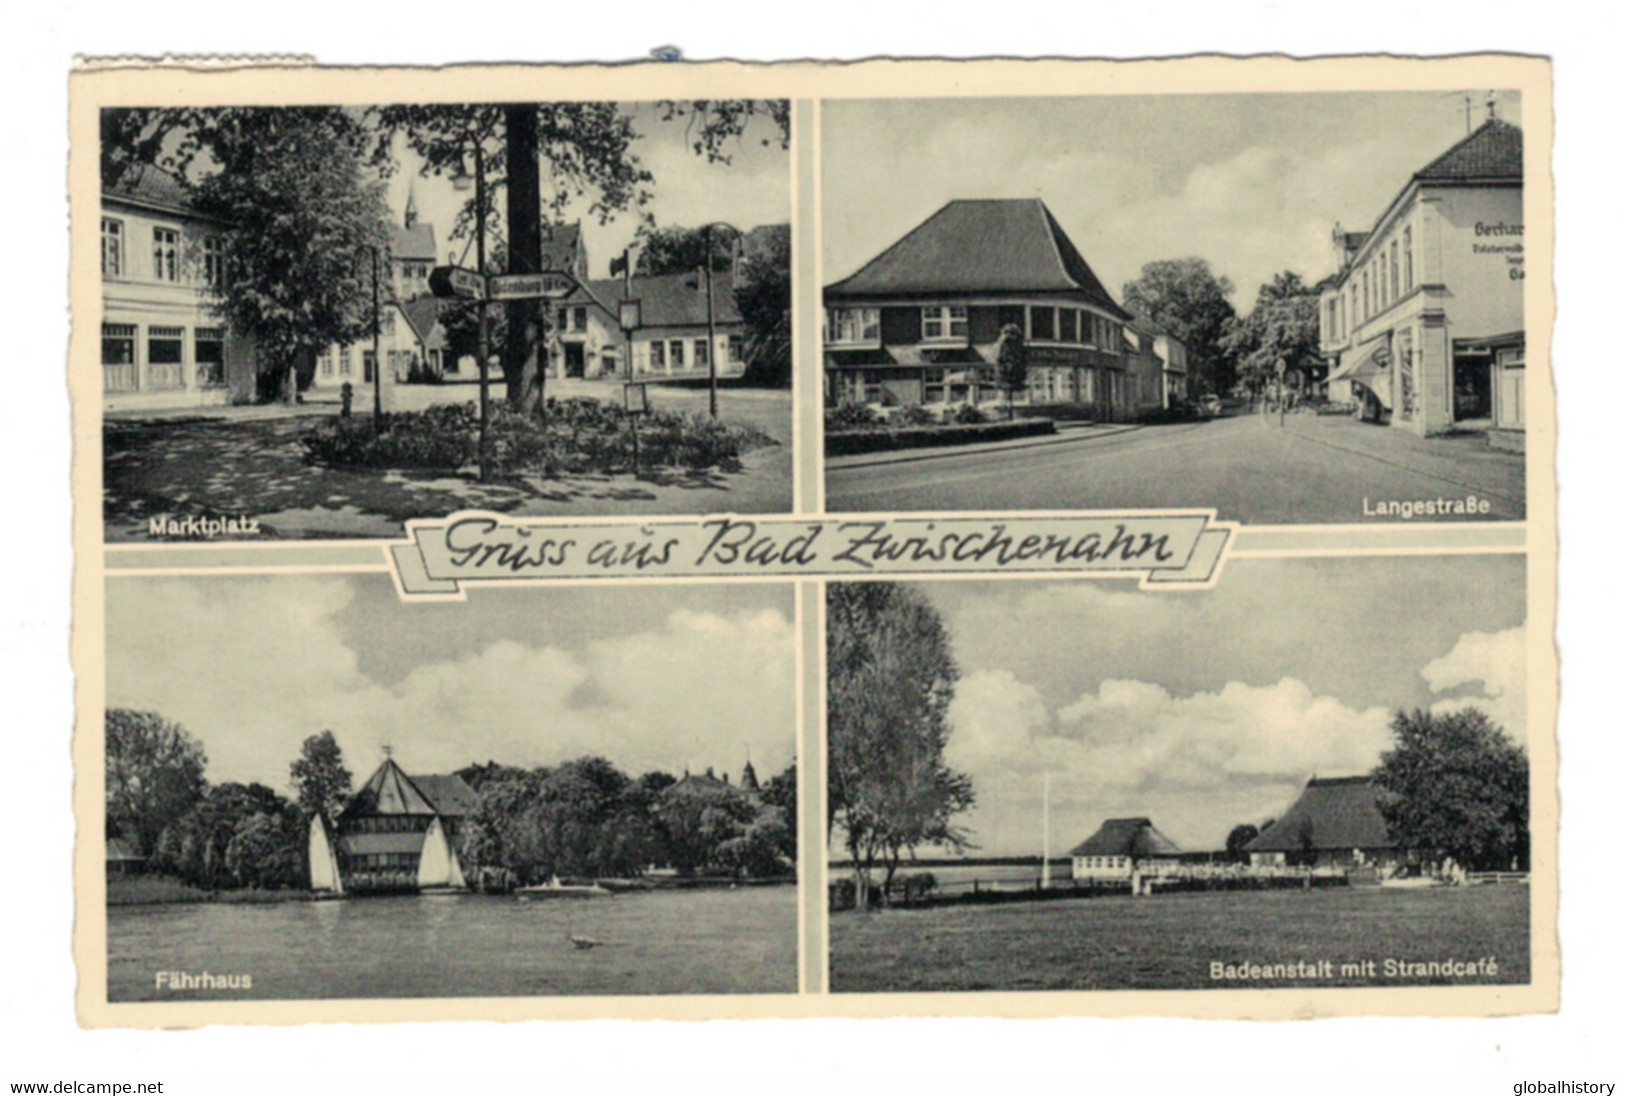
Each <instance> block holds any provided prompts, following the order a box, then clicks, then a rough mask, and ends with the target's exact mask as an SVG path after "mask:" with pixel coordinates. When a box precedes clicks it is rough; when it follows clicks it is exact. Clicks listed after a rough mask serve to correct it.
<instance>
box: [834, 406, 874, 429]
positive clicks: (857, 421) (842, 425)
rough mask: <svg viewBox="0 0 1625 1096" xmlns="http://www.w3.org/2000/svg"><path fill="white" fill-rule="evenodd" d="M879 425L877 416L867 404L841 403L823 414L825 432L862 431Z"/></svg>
mask: <svg viewBox="0 0 1625 1096" xmlns="http://www.w3.org/2000/svg"><path fill="white" fill-rule="evenodd" d="M879 425H881V422H880V418H879V416H877V415H876V414H875V413H874V412H873V411H872V410H870V409H869V406H868V404H862V403H843V404H841V406H839V407H836V408H833V409H832V410H829V411H825V412H824V429H825V430H826V431H839V430H864V429H867V428H869V427H873V426H879Z"/></svg>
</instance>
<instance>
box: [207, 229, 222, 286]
mask: <svg viewBox="0 0 1625 1096" xmlns="http://www.w3.org/2000/svg"><path fill="white" fill-rule="evenodd" d="M203 284H204V285H206V286H208V287H209V288H210V289H224V288H226V241H224V240H222V239H221V238H220V237H219V236H205V237H203Z"/></svg>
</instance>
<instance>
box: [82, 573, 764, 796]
mask: <svg viewBox="0 0 1625 1096" xmlns="http://www.w3.org/2000/svg"><path fill="white" fill-rule="evenodd" d="M351 597H352V591H351V588H350V586H349V584H348V583H347V582H346V581H345V580H343V579H338V578H326V577H303V576H301V577H297V578H275V579H256V580H247V581H198V580H178V581H162V582H153V581H151V580H142V581H141V582H140V583H136V582H116V583H112V584H110V586H109V616H108V619H109V637H110V641H109V644H108V649H109V656H108V704H109V706H113V707H137V708H147V709H153V710H156V711H159V712H161V713H162V714H163V715H165V716H166V717H167V718H169V719H172V720H175V721H177V722H179V723H181V724H182V725H183V726H185V727H186V728H187V729H188V730H189V731H191V732H192V733H193V734H194V735H196V736H197V737H198V738H200V739H201V740H202V741H203V743H204V746H205V748H206V749H207V751H208V755H209V777H210V779H211V780H214V781H225V780H245V781H246V780H258V781H261V782H263V783H267V784H270V785H272V786H273V787H277V788H282V787H284V786H285V785H286V783H287V771H288V764H289V762H291V761H292V759H293V757H294V756H295V754H296V753H297V751H298V749H299V744H300V743H301V742H302V741H303V740H304V738H305V737H306V736H308V735H311V734H315V733H318V732H319V731H321V730H323V729H331V730H332V731H333V732H334V734H335V735H336V736H337V737H338V740H339V744H340V745H341V747H343V749H344V751H345V754H346V758H347V760H348V763H349V766H350V768H351V769H352V771H354V772H355V774H356V776H357V778H363V777H365V775H366V774H367V773H368V772H370V771H371V769H372V767H373V766H374V765H375V764H376V763H377V760H378V759H379V757H380V756H381V755H380V750H381V747H382V746H383V745H385V744H389V745H392V746H393V747H394V748H395V754H396V757H397V758H399V759H400V761H401V764H402V765H404V766H405V767H406V768H407V769H408V770H409V771H414V772H444V771H447V770H448V769H452V768H457V767H461V766H462V765H465V764H468V763H469V762H471V761H485V760H487V759H494V760H498V761H503V762H507V763H510V764H521V765H536V764H548V763H556V762H558V761H563V760H567V759H569V758H571V757H577V756H581V755H583V754H589V753H592V754H601V755H603V756H605V757H608V758H609V759H611V760H612V761H614V762H615V763H616V764H618V765H620V766H621V767H622V768H624V769H627V770H629V771H631V772H634V773H637V772H643V771H646V770H647V769H650V768H655V767H660V768H664V769H667V770H680V769H681V767H682V766H683V765H684V764H685V763H690V762H691V763H693V764H695V765H699V766H708V765H713V766H715V767H717V768H718V769H719V770H727V771H730V772H732V771H737V769H738V768H739V766H740V765H741V764H742V763H743V760H744V752H745V749H746V748H747V746H748V747H749V748H750V749H751V752H752V757H753V760H754V761H755V762H756V765H757V768H758V770H759V771H760V772H761V773H762V774H763V775H764V776H766V775H769V774H771V773H773V772H776V771H778V770H779V769H781V768H782V767H783V766H785V765H787V764H789V762H790V760H791V759H792V757H793V755H794V748H795V707H794V704H795V680H794V667H795V658H794V644H793V642H792V635H793V630H792V628H791V625H790V622H789V621H787V620H786V619H785V617H784V615H783V614H782V613H779V612H776V611H771V610H769V611H761V612H757V613H754V614H751V613H740V614H735V615H722V614H714V613H704V612H694V611H679V612H674V613H673V614H671V616H670V617H668V618H667V620H666V621H665V622H664V623H663V624H662V625H661V626H659V627H657V628H654V629H651V630H648V631H645V632H641V633H636V634H631V635H626V636H621V637H617V638H613V639H606V640H600V641H598V642H595V643H591V644H587V645H584V646H583V647H582V648H579V649H567V648H562V647H558V646H546V645H540V646H538V645H529V644H525V643H521V642H518V641H516V640H514V639H496V640H494V641H492V642H490V643H489V644H487V645H486V646H484V647H482V648H480V649H479V650H477V651H473V652H469V653H466V654H462V655H459V656H456V657H447V658H445V659H443V660H440V661H431V662H425V663H423V664H421V665H418V666H417V667H415V668H413V669H412V670H411V671H410V672H409V673H407V674H406V676H405V677H403V678H401V679H400V680H399V681H396V682H393V683H388V684H385V683H380V682H379V681H377V680H374V679H372V678H371V677H369V676H367V675H366V674H364V673H362V672H361V670H360V669H359V666H358V660H357V658H356V653H355V652H354V651H353V650H351V649H350V647H349V646H347V644H346V638H345V636H344V635H343V633H342V630H341V628H340V627H339V625H338V623H337V621H336V619H335V617H336V614H338V613H339V612H340V611H341V610H342V609H344V608H345V606H347V605H348V604H349V602H350V600H351ZM402 626H406V627H409V626H410V616H409V615H406V614H403V616H402Z"/></svg>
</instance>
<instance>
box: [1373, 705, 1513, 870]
mask: <svg viewBox="0 0 1625 1096" xmlns="http://www.w3.org/2000/svg"><path fill="white" fill-rule="evenodd" d="M1391 729H1392V731H1393V734H1394V745H1393V748H1392V749H1390V750H1388V751H1387V752H1385V753H1384V754H1383V755H1382V760H1381V763H1380V764H1379V765H1378V766H1377V768H1376V770H1375V771H1374V772H1373V774H1372V776H1373V777H1374V779H1375V780H1376V783H1377V786H1378V787H1379V788H1381V789H1382V791H1383V793H1384V795H1383V797H1382V804H1381V807H1382V814H1383V819H1384V821H1385V822H1386V823H1387V825H1388V831H1389V835H1390V837H1392V838H1393V840H1394V841H1395V842H1397V843H1398V844H1400V845H1401V846H1404V847H1406V848H1412V849H1421V850H1431V851H1435V852H1438V853H1441V854H1443V855H1446V856H1449V857H1451V858H1453V859H1454V860H1456V861H1457V862H1458V863H1459V864H1461V865H1462V866H1463V867H1465V868H1467V869H1468V870H1471V871H1493V870H1506V869H1509V868H1524V869H1527V868H1528V866H1529V757H1528V755H1527V754H1526V753H1525V752H1524V749H1523V747H1522V746H1519V745H1517V744H1516V743H1514V742H1513V741H1512V740H1511V739H1510V738H1509V737H1507V733H1506V731H1505V730H1504V729H1503V728H1501V727H1500V726H1498V725H1497V724H1495V723H1493V722H1492V721H1491V720H1490V718H1489V717H1488V716H1486V715H1485V714H1484V713H1483V712H1481V711H1479V710H1478V709H1477V708H1464V709H1462V710H1461V711H1459V712H1451V713H1449V714H1445V715H1439V714H1435V713H1432V712H1425V711H1422V710H1420V709H1417V710H1414V711H1410V712H1403V711H1402V712H1400V713H1399V714H1398V715H1396V716H1395V717H1394V721H1393V723H1392V725H1391Z"/></svg>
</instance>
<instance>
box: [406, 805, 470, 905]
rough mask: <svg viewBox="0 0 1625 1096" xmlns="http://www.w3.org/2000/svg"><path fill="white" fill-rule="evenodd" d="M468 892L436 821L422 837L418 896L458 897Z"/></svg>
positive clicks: (448, 841) (457, 864)
mask: <svg viewBox="0 0 1625 1096" xmlns="http://www.w3.org/2000/svg"><path fill="white" fill-rule="evenodd" d="M466 890H468V880H466V879H464V878H463V866H462V864H460V863H458V861H457V853H456V851H455V850H453V849H452V847H451V841H450V840H449V839H448V838H447V837H446V827H445V826H444V825H442V824H441V821H440V819H438V818H436V819H434V820H433V821H432V822H430V823H429V829H428V831H427V832H426V833H424V835H423V854H422V855H421V856H419V857H418V893H419V894H461V893H463V892H464V891H466Z"/></svg>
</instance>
